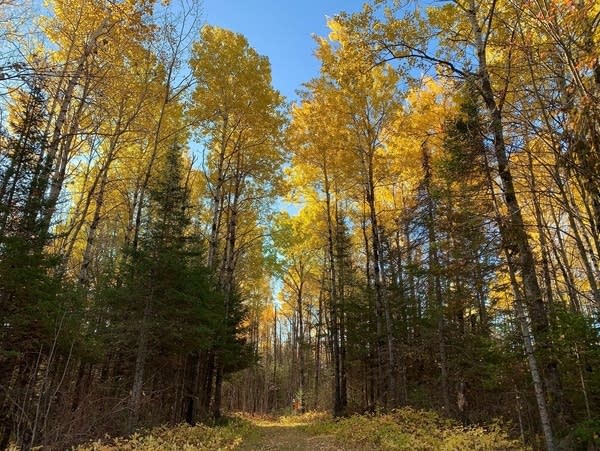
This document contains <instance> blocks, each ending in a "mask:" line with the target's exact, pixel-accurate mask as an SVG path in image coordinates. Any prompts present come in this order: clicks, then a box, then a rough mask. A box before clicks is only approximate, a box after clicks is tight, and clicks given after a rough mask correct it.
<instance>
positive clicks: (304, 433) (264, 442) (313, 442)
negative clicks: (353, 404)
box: [239, 421, 343, 451]
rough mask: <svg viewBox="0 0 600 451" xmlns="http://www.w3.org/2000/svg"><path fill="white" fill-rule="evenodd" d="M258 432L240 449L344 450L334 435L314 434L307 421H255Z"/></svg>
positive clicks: (285, 450) (284, 450)
mask: <svg viewBox="0 0 600 451" xmlns="http://www.w3.org/2000/svg"><path fill="white" fill-rule="evenodd" d="M255 425H256V431H257V434H256V436H255V437H252V438H251V439H249V440H248V441H247V442H244V443H242V445H241V446H240V448H239V449H240V450H265V451H267V450H271V451H272V450H277V451H279V450H281V451H287V450H310V451H312V450H319V451H324V450H328V451H337V450H342V449H343V448H340V447H339V446H338V445H336V444H335V441H334V439H333V437H331V436H327V435H313V434H311V433H310V432H309V431H308V430H307V428H306V424H305V423H291V424H281V423H278V422H271V421H259V422H256V423H255Z"/></svg>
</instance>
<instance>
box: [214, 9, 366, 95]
mask: <svg viewBox="0 0 600 451" xmlns="http://www.w3.org/2000/svg"><path fill="white" fill-rule="evenodd" d="M364 1H365V0H204V2H203V8H204V19H205V21H206V22H207V23H209V24H211V25H217V26H220V27H223V28H228V29H230V30H233V31H236V32H238V33H242V34H243V35H245V36H246V38H247V39H248V41H249V42H250V45H251V46H252V47H254V48H255V49H256V50H257V51H258V52H259V53H260V54H262V55H266V56H268V57H269V60H270V61H271V66H272V70H273V84H274V86H275V88H276V89H278V90H279V91H280V92H281V93H282V94H283V95H285V96H286V97H287V98H288V99H289V100H292V99H294V97H295V91H296V90H297V89H298V88H300V87H301V84H302V83H304V82H307V81H308V80H310V79H311V78H313V77H315V76H317V75H318V73H319V62H318V61H317V60H316V58H315V57H314V56H313V51H314V49H315V43H314V41H313V39H312V37H311V36H312V35H313V34H317V35H321V36H325V35H327V34H328V32H329V30H328V28H327V25H326V16H328V17H332V16H334V15H335V14H336V13H338V12H339V11H348V12H352V11H358V10H360V8H361V7H362V4H363V3H364Z"/></svg>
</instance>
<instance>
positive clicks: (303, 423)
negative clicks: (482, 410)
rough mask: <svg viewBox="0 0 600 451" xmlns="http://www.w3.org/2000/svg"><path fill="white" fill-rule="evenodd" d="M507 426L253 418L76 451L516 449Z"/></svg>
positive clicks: (399, 414) (433, 419)
mask: <svg viewBox="0 0 600 451" xmlns="http://www.w3.org/2000/svg"><path fill="white" fill-rule="evenodd" d="M508 429H509V427H508V426H507V425H501V424H499V423H495V424H491V425H488V426H486V427H479V426H478V427H463V426H461V425H459V424H457V423H456V422H454V421H452V420H449V419H447V418H443V417H440V416H439V415H438V414H436V413H434V412H429V411H420V410H414V409H411V408H403V409H398V410H394V411H392V412H389V413H387V414H379V415H353V416H351V417H346V418H338V419H335V418H332V417H331V415H329V414H327V413H323V412H308V413H306V414H303V415H288V416H279V417H272V416H251V415H248V414H244V413H240V414H234V415H232V416H230V417H228V418H227V419H226V420H225V422H224V424H222V425H218V426H207V425H203V424H197V425H195V426H189V425H186V424H182V425H177V426H162V427H157V428H154V429H150V430H145V431H140V432H138V433H135V434H133V435H132V436H130V437H127V438H115V439H103V440H99V441H96V442H90V443H87V444H84V445H80V446H79V447H77V448H76V450H78V451H109V450H110V451H112V450H147V451H150V450H153V451H154V450H172V451H175V450H186V451H192V450H241V451H247V450H265V451H268V450H282V451H286V450H310V451H312V450H321V451H322V450H330V451H333V450H457V449H461V450H462V449H467V450H468V449H478V450H499V449H502V450H517V449H526V448H524V447H523V445H522V443H521V442H519V441H517V440H514V439H512V438H511V437H510V436H509V434H508V432H507V430H508Z"/></svg>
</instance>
